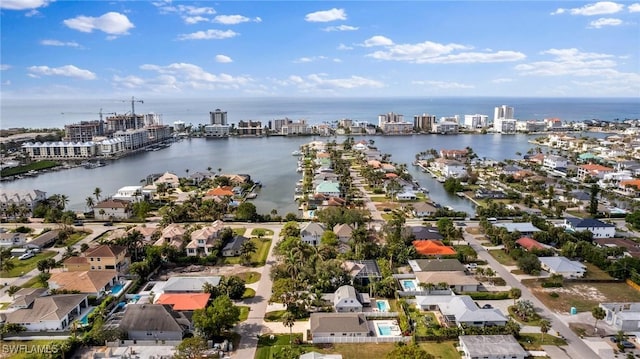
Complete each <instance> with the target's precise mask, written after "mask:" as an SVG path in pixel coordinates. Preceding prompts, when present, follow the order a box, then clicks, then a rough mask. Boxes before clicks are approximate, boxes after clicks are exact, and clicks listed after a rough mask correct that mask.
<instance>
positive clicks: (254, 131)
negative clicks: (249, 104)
mask: <svg viewBox="0 0 640 359" xmlns="http://www.w3.org/2000/svg"><path fill="white" fill-rule="evenodd" d="M238 135H239V136H262V122H260V121H239V122H238Z"/></svg>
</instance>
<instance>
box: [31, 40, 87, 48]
mask: <svg viewBox="0 0 640 359" xmlns="http://www.w3.org/2000/svg"><path fill="white" fill-rule="evenodd" d="M40 45H45V46H67V47H80V44H78V43H77V42H75V41H67V42H63V41H60V40H42V41H40Z"/></svg>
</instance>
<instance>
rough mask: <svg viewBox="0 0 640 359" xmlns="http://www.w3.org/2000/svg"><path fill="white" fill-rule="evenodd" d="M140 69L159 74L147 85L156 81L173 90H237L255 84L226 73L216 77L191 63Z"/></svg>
mask: <svg viewBox="0 0 640 359" xmlns="http://www.w3.org/2000/svg"><path fill="white" fill-rule="evenodd" d="M140 69H142V70H147V71H154V72H157V73H158V74H159V76H158V77H156V78H154V79H150V80H145V82H146V84H147V85H148V84H149V83H150V81H156V82H162V83H163V86H168V84H170V87H171V88H173V89H179V90H185V89H198V90H207V89H215V88H227V89H231V88H235V89H237V88H240V87H241V86H245V85H248V84H250V83H252V82H253V79H252V78H250V77H248V76H232V75H229V74H225V73H221V74H217V75H216V74H212V73H209V72H207V71H205V70H204V69H203V68H202V67H200V66H197V65H193V64H189V63H173V64H170V65H167V66H159V65H153V64H146V65H142V66H140Z"/></svg>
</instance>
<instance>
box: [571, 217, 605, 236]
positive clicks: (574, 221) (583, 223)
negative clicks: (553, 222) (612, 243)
mask: <svg viewBox="0 0 640 359" xmlns="http://www.w3.org/2000/svg"><path fill="white" fill-rule="evenodd" d="M564 227H565V228H566V229H567V230H570V231H575V232H582V231H589V232H591V233H593V238H612V237H615V236H616V226H615V225H613V224H611V223H605V222H602V221H600V220H597V219H595V218H567V219H565V220H564Z"/></svg>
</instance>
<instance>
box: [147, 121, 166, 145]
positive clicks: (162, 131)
mask: <svg viewBox="0 0 640 359" xmlns="http://www.w3.org/2000/svg"><path fill="white" fill-rule="evenodd" d="M144 129H145V130H146V131H147V136H148V137H149V143H156V142H162V141H164V140H166V139H169V138H171V136H172V134H173V131H172V129H171V127H169V126H167V125H160V124H153V125H149V126H146V127H145V128H144Z"/></svg>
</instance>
